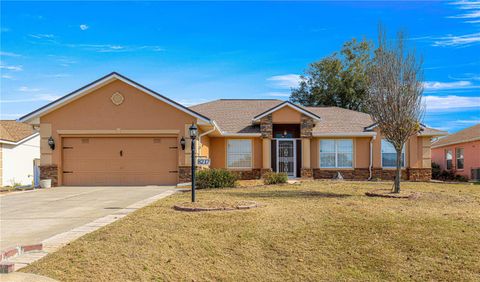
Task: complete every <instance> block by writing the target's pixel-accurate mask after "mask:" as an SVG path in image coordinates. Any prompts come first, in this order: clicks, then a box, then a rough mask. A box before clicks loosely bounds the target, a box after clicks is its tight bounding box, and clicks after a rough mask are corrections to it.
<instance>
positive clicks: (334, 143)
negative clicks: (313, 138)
mask: <svg viewBox="0 0 480 282" xmlns="http://www.w3.org/2000/svg"><path fill="white" fill-rule="evenodd" d="M352 167H353V140H352V139H322V140H320V168H352Z"/></svg>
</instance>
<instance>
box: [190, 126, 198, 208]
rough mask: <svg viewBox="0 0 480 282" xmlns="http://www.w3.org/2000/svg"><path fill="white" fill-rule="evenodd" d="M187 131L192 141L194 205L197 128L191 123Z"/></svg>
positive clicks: (193, 195)
mask: <svg viewBox="0 0 480 282" xmlns="http://www.w3.org/2000/svg"><path fill="white" fill-rule="evenodd" d="M189 131H190V139H192V203H195V139H196V138H197V136H198V128H197V127H196V126H195V124H194V123H192V126H190V128H189Z"/></svg>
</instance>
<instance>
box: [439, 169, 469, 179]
mask: <svg viewBox="0 0 480 282" xmlns="http://www.w3.org/2000/svg"><path fill="white" fill-rule="evenodd" d="M432 178H433V170H432ZM435 179H438V180H443V181H458V182H466V181H468V179H467V178H466V177H465V176H463V175H459V174H456V173H455V171H454V170H444V171H442V172H441V173H440V174H439V175H438V178H435Z"/></svg>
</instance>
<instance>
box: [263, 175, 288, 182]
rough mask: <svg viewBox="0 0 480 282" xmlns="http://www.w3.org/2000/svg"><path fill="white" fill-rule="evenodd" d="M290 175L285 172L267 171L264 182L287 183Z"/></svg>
mask: <svg viewBox="0 0 480 282" xmlns="http://www.w3.org/2000/svg"><path fill="white" fill-rule="evenodd" d="M287 180H288V175H287V174H286V173H284V172H279V173H277V172H267V173H265V175H264V176H263V183H265V184H267V185H270V184H280V183H287Z"/></svg>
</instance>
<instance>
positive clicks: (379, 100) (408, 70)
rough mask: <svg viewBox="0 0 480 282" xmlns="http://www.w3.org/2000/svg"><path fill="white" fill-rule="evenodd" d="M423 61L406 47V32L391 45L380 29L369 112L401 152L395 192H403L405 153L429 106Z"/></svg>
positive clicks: (371, 80)
mask: <svg viewBox="0 0 480 282" xmlns="http://www.w3.org/2000/svg"><path fill="white" fill-rule="evenodd" d="M422 77H423V72H422V59H421V58H417V56H416V53H415V50H412V49H408V48H407V47H406V46H405V36H404V33H403V32H398V34H397V38H396V40H395V41H388V40H387V36H386V32H385V30H384V29H383V28H382V27H380V28H379V35H378V49H377V50H376V51H375V58H374V63H373V66H372V69H371V71H370V72H369V87H368V95H367V99H368V103H367V108H368V112H369V113H370V115H371V117H372V119H373V120H374V121H375V123H376V124H377V126H378V128H379V129H380V132H381V133H382V136H383V137H384V138H385V139H386V140H387V141H389V142H390V143H391V144H392V145H393V147H394V148H395V151H396V152H397V159H396V168H397V170H396V174H395V183H394V188H393V192H394V193H399V192H400V179H401V167H402V149H403V147H404V144H405V143H406V142H407V141H408V139H409V138H410V136H412V135H414V134H416V133H418V132H419V131H420V120H421V119H422V117H423V113H424V109H425V106H424V104H423V102H422V94H423V81H422Z"/></svg>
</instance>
